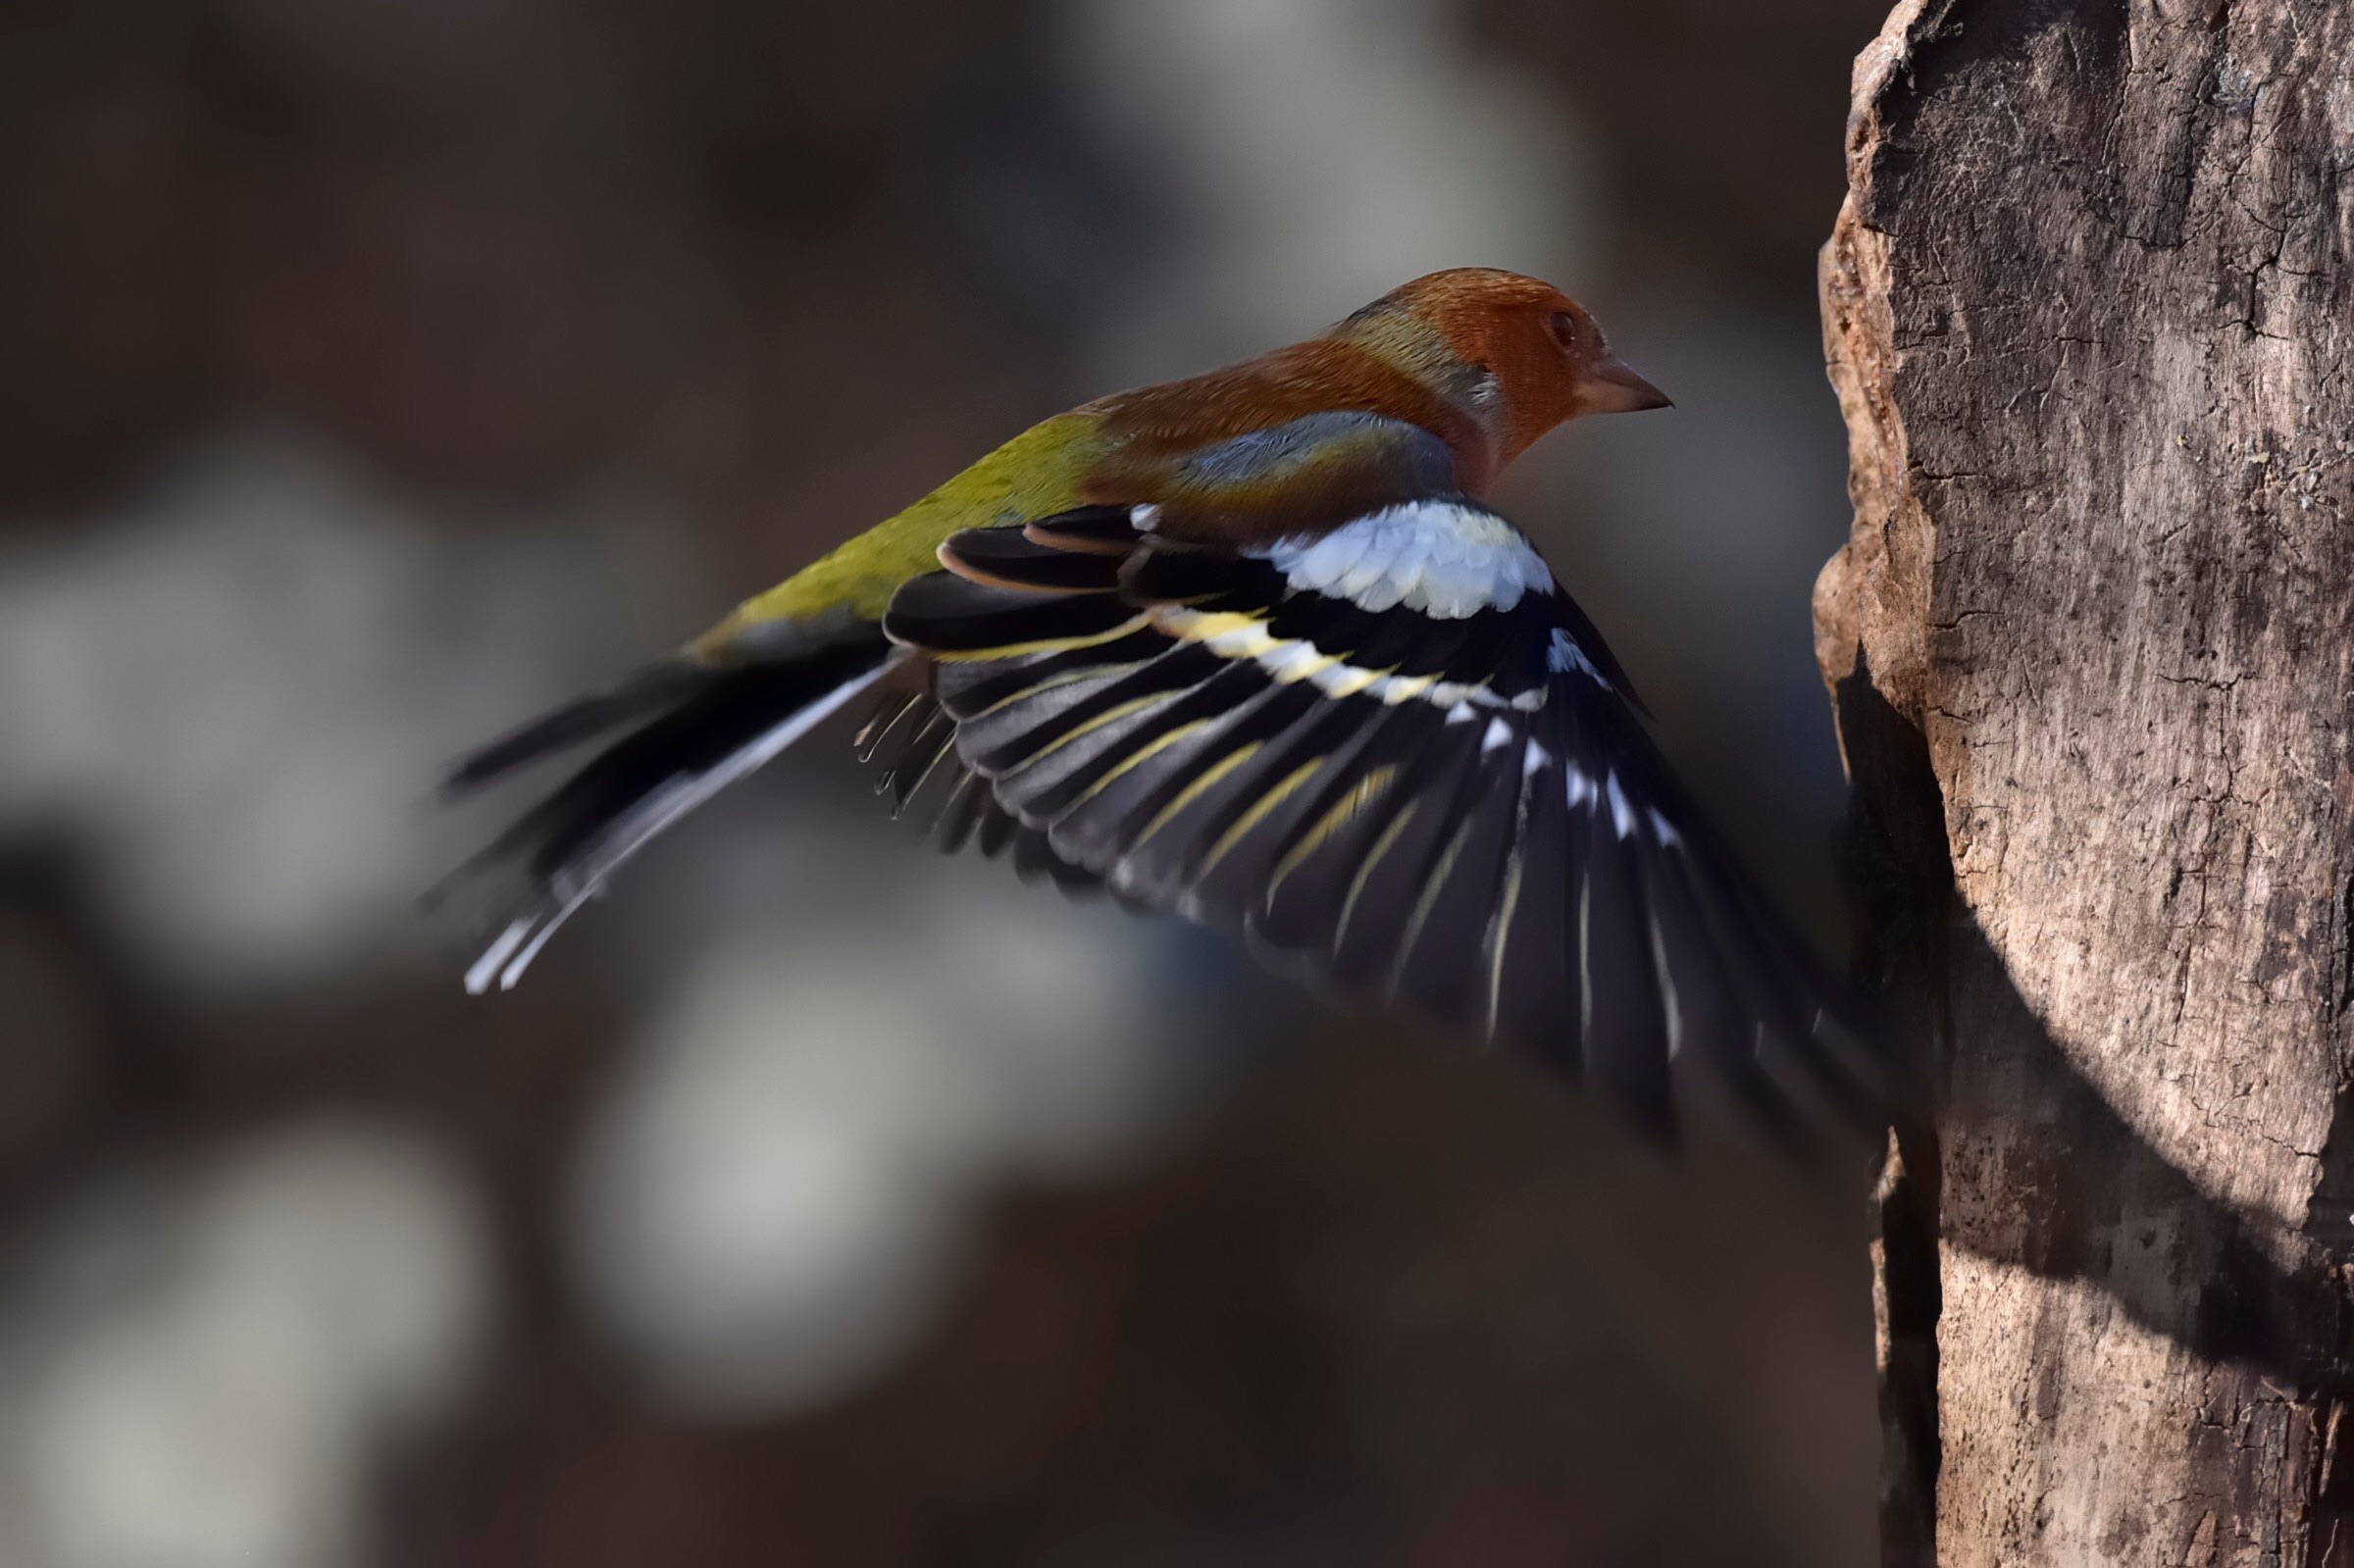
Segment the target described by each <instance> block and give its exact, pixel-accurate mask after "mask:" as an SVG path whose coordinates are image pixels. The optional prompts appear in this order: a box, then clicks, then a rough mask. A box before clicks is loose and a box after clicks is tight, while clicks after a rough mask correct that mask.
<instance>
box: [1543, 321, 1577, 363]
mask: <svg viewBox="0 0 2354 1568" xmlns="http://www.w3.org/2000/svg"><path fill="white" fill-rule="evenodd" d="M1545 330H1547V331H1548V332H1551V333H1552V334H1553V340H1554V342H1556V343H1557V344H1559V345H1560V346H1561V352H1563V353H1564V354H1567V353H1574V352H1576V350H1577V322H1576V320H1575V319H1574V318H1573V317H1571V316H1570V314H1569V313H1568V312H1567V311H1565V310H1557V311H1555V312H1554V313H1553V314H1552V315H1550V316H1548V317H1546V318H1545Z"/></svg>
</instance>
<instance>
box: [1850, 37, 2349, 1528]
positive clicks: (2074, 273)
mask: <svg viewBox="0 0 2354 1568" xmlns="http://www.w3.org/2000/svg"><path fill="white" fill-rule="evenodd" d="M2349 171H2354V7H2350V6H2349V5H2347V4H2346V0H1943V3H1940V0H1907V3H1905V4H1903V5H1900V6H1899V7H1898V9H1897V11H1896V13H1895V14H1894V15H1893V16H1892V17H1891V18H1890V19H1889V21H1888V24H1887V25H1886V27H1885V28H1884V29H1883V31H1882V32H1881V34H1880V36H1879V38H1878V39H1877V40H1876V41H1875V42H1874V43H1873V44H1872V46H1871V47H1870V48H1869V49H1868V51H1866V53H1865V54H1864V56H1863V57H1862V58H1861V59H1860V60H1859V61H1858V63H1857V69H1856V99H1855V107H1854V118H1853V120H1852V122H1851V126H1850V137H1849V193H1848V198H1847V203H1846V206H1845V208H1844V209H1843V210H1842V212H1841V214H1840V217H1839V222H1838V227H1837V228H1836V230H1835V232H1834V234H1833V237H1832V239H1831V242H1830V244H1829V245H1828V246H1827V247H1826V248H1825V250H1824V253H1823V266H1822V285H1823V309H1824V325H1825V332H1826V337H1827V342H1828V347H1829V354H1830V361H1831V377H1832V380H1833V382H1834V383H1835V384H1836V386H1837V388H1838V392H1839V396H1840V400H1841V402H1842V404H1843V406H1844V408H1845V411H1846V415H1847V421H1848V428H1849V433H1850V438H1851V444H1852V453H1853V473H1852V476H1851V488H1852V492H1853V496H1854V500H1855V504H1856V519H1855V527H1854V532H1853V534H1852V536H1851V537H1850V539H1849V542H1848V544H1847V546H1846V548H1845V549H1843V550H1842V551H1841V552H1840V553H1839V554H1838V556H1836V557H1835V558H1834V559H1833V560H1832V561H1831V563H1830V565H1829V566H1828V567H1827V568H1826V569H1825V570H1824V572H1823V575H1822V579H1821V582H1820V583H1819V584H1818V585H1817V599H1816V628H1817V653H1818V656H1819V658H1820V660H1821V662H1822V667H1823V671H1824V674H1825V677H1826V678H1827V679H1828V680H1830V681H1831V683H1832V684H1833V687H1834V695H1835V699H1836V703H1837V706H1838V710H1839V715H1840V723H1841V738H1842V743H1843V745H1844V747H1845V749H1846V752H1847V756H1848V762H1849V767H1850V771H1851V775H1852V777H1853V779H1854V783H1855V786H1856V803H1857V804H1856V821H1855V827H1856V833H1855V848H1856V853H1855V856H1854V862H1853V869H1854V871H1855V873H1856V875H1857V878H1858V881H1859V883H1860V885H1862V887H1863V889H1864V890H1865V893H1866V897H1867V910H1868V916H1869V918H1868V921H1867V922H1866V925H1867V928H1868V931H1869V932H1870V934H1871V935H1870V937H1869V938H1868V952H1867V954H1866V959H1867V962H1868V967H1869V968H1870V969H1871V970H1873V971H1874V972H1875V973H1876V976H1877V978H1878V981H1879V983H1880V984H1881V985H1882V986H1884V987H1885V988H1886V989H1887V990H1888V991H1889V993H1890V995H1891V996H1892V998H1893V999H1894V1001H1895V1004H1896V1007H1897V1010H1898V1011H1899V1013H1900V1014H1901V1015H1902V1016H1904V1017H1906V1018H1908V1019H1910V1020H1911V1021H1912V1023H1913V1024H1914V1026H1915V1027H1916V1030H1917V1032H1919V1034H1920V1035H1922V1036H1923V1037H1926V1038H1927V1039H1928V1040H1929V1041H1930V1042H1931V1044H1932V1046H1933V1048H1934V1050H1935V1052H1936V1055H1937V1060H1938V1065H1939V1070H1940V1077H1941V1080H1942V1101H1941V1104H1940V1106H1939V1109H1938V1115H1937V1125H1936V1128H1935V1130H1934V1132H1933V1133H1927V1132H1924V1133H1922V1134H1919V1135H1915V1136H1912V1137H1909V1138H1906V1139H1905V1140H1904V1142H1905V1147H1904V1150H1903V1153H1904V1158H1903V1160H1902V1161H1901V1162H1899V1163H1892V1167H1891V1171H1890V1173H1889V1177H1888V1179H1887V1180H1886V1181H1885V1182H1884V1184H1883V1188H1882V1191H1883V1197H1884V1203H1883V1222H1884V1229H1883V1241H1882V1249H1881V1250H1882V1256H1881V1259H1880V1284H1881V1294H1882V1301H1881V1305H1882V1311H1883V1320H1882V1321H1883V1329H1884V1335H1883V1352H1884V1354H1883V1414H1884V1418H1885V1420H1886V1424H1887V1428H1888V1438H1889V1448H1888V1453H1889V1464H1888V1469H1887V1474H1886V1481H1885V1492H1886V1498H1885V1501H1886V1507H1885V1512H1884V1527H1885V1541H1886V1546H1887V1555H1888V1559H1889V1560H1890V1561H1891V1562H1916V1561H1919V1562H1926V1561H1930V1560H1935V1561H1937V1562H1940V1563H1944V1564H1948V1565H1954V1568H1962V1565H1974V1564H1996V1563H2000V1564H2004V1565H2007V1568H2008V1565H2016V1564H2042V1563H2048V1564H2067V1565H2075V1564H2085V1563H2132V1564H2143V1563H2164V1564H2176V1563H2190V1564H2207V1563H2250V1564H2254V1563H2264V1564H2281V1565H2296V1568H2307V1565H2314V1564H2324V1563H2331V1564H2334V1563H2354V1519H2350V1518H2349V1513H2350V1512H2354V1422H2349V1421H2348V1420H2347V1419H2346V1415H2347V1408H2348V1407H2347V1398H2348V1392H2347V1389H2348V1385H2347V1381H2346V1350H2347V1338H2346V1337H2347V1327H2348V1323H2349V1321H2350V1314H2349V1311H2348V1303H2349V1290H2348V1269H2347V1260H2348V1259H2349V1257H2350V1256H2354V1226H2350V1224H2349V1220H2350V1218H2354V1117H2350V1116H2349V1115H2348V1114H2347V1108H2348V1105H2349V1103H2350V1102H2349V1100H2348V1096H2347V1084H2348V1064H2349V1057H2350V1056H2354V1048H2350V1047H2354V1041H2350V1039H2349V1034H2350V1028H2349V1026H2350V1023H2354V1012H2350V1011H2349V1001H2350V1000H2354V956H2350V953H2349V927H2350V926H2354V766H2350V751H2349V743H2348V731H2349V718H2350V717H2354V715H2350V713H2349V702H2350V697H2354V439H2350V438H2354V266H2350V263H2349V250H2350V245H2349V238H2350V226H2354V200H2349V199H2348V198H2349V195H2354V191H2349V180H2348V172H2349Z"/></svg>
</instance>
